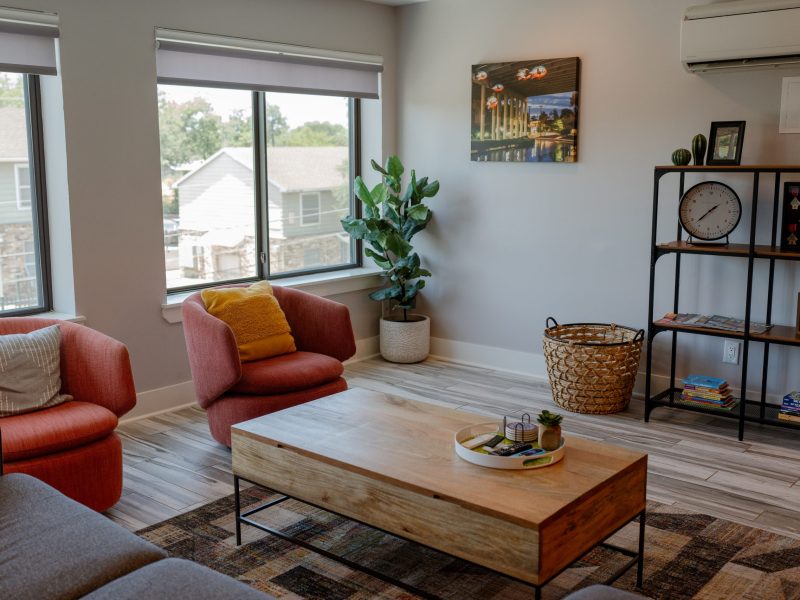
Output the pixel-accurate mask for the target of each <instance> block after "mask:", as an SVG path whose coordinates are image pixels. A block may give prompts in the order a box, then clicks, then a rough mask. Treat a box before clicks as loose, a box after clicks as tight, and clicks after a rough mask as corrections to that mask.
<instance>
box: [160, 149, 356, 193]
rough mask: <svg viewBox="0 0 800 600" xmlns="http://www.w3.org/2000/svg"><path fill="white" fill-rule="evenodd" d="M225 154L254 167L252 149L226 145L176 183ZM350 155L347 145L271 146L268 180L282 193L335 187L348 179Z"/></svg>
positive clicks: (246, 165)
mask: <svg viewBox="0 0 800 600" xmlns="http://www.w3.org/2000/svg"><path fill="white" fill-rule="evenodd" d="M222 154H227V155H228V156H230V157H231V158H233V159H234V160H235V161H237V162H239V163H241V164H242V165H244V166H245V167H247V168H248V169H252V168H253V149H252V148H222V149H221V150H220V151H218V152H216V153H215V154H213V155H212V156H210V157H209V158H208V159H207V160H206V161H204V162H203V163H202V164H201V165H200V166H198V167H197V168H196V169H194V170H193V171H191V172H189V173H187V174H186V175H184V176H183V177H181V178H180V179H179V180H178V181H176V182H175V186H176V187H178V186H180V185H182V184H184V183H185V182H186V180H187V179H189V178H190V177H192V176H193V175H195V174H196V173H197V172H198V171H200V170H201V169H203V168H205V167H206V166H207V165H208V164H210V163H211V162H213V161H215V160H216V159H217V158H218V157H219V156H220V155H222ZM349 155H350V153H349V148H348V147H347V146H311V147H309V146H270V147H269V148H268V149H267V179H268V180H269V181H270V183H272V184H273V185H274V186H275V187H277V188H278V189H279V190H281V191H282V192H296V191H300V190H302V191H306V190H329V189H333V188H335V187H338V186H340V185H341V184H342V183H344V182H345V181H347V177H348V174H347V169H346V168H344V165H345V164H346V162H347V160H348V159H349Z"/></svg>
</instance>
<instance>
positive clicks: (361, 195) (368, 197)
mask: <svg viewBox="0 0 800 600" xmlns="http://www.w3.org/2000/svg"><path fill="white" fill-rule="evenodd" d="M354 186H355V191H356V196H357V197H358V199H359V200H361V201H362V202H363V203H364V204H366V205H367V206H375V200H373V198H372V193H371V192H370V191H369V188H368V187H367V184H366V183H364V180H363V179H361V176H358V177H356V179H355V182H354Z"/></svg>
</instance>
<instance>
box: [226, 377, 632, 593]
mask: <svg viewBox="0 0 800 600" xmlns="http://www.w3.org/2000/svg"><path fill="white" fill-rule="evenodd" d="M490 420H491V419H490V418H487V417H485V416H480V415H475V414H472V413H467V412H463V411H457V410H453V409H448V408H443V407H441V406H436V405H433V404H427V403H424V402H415V401H411V400H406V399H403V398H399V397H397V396H391V395H387V394H382V393H379V392H373V391H368V390H362V389H351V390H348V391H346V392H342V393H340V394H335V395H333V396H328V397H326V398H322V399H320V400H315V401H313V402H309V403H306V404H302V405H299V406H294V407H292V408H289V409H286V410H282V411H279V412H276V413H272V414H269V415H266V416H263V417H259V418H257V419H253V420H252V421H247V422H245V423H239V424H238V425H234V427H233V429H232V433H233V435H232V451H233V473H234V483H235V489H236V515H237V519H236V543H237V544H240V543H241V524H242V523H246V524H249V525H252V526H254V527H257V528H259V529H262V530H264V531H267V532H269V533H271V534H273V535H277V536H279V537H281V538H284V539H288V540H290V541H293V542H295V543H298V544H300V545H301V546H304V547H306V548H309V549H311V550H313V551H315V552H318V553H320V554H323V555H325V556H327V557H329V558H332V559H335V560H338V561H339V562H342V563H344V564H346V565H348V566H350V567H351V568H354V569H358V570H360V571H362V572H366V573H369V574H370V575H373V576H375V577H378V578H380V579H382V580H384V581H388V582H390V583H392V584H395V585H399V586H401V587H403V588H405V589H408V590H410V591H412V592H413V593H415V594H418V595H421V596H423V597H432V596H431V595H430V594H428V593H425V592H423V591H421V590H419V589H415V588H413V587H412V586H409V585H408V584H405V583H403V582H401V581H397V580H394V579H392V578H388V577H387V576H384V575H382V574H381V573H378V572H375V571H373V570H372V569H369V568H367V567H363V566H360V565H358V564H355V563H352V562H351V561H349V560H347V559H344V558H342V557H338V556H336V555H333V554H331V553H330V552H327V551H325V550H322V549H320V548H317V547H315V546H313V545H310V544H308V543H307V542H305V541H303V540H297V539H294V538H291V537H289V536H287V535H285V534H283V533H282V532H280V531H277V530H275V529H273V528H271V527H267V526H265V525H264V524H262V523H258V522H256V521H254V520H252V519H250V518H248V517H249V516H250V515H252V514H253V513H255V512H258V511H260V510H263V509H264V508H268V507H270V506H274V505H275V504H277V503H279V502H282V501H284V500H286V499H287V498H290V497H291V498H296V499H299V500H302V501H303V502H306V503H308V504H310V505H313V506H316V507H319V508H322V509H325V510H328V511H331V512H334V513H337V514H339V515H343V516H345V517H348V518H350V519H353V520H356V521H359V522H362V523H365V524H367V525H370V526H372V527H375V528H378V529H381V530H384V531H386V532H389V533H391V534H394V535H396V536H399V537H402V538H405V539H408V540H411V541H414V542H418V543H420V544H424V545H426V546H429V547H432V548H436V549H437V550H441V551H442V552H445V553H447V554H451V555H453V556H458V557H460V558H463V559H465V560H468V561H470V562H473V563H477V564H479V565H483V566H485V567H488V568H489V569H492V570H494V571H497V572H500V573H502V574H504V575H507V576H510V577H512V578H514V579H517V580H520V581H522V582H525V583H527V584H530V585H532V586H534V588H535V590H536V594H535V595H536V598H539V597H540V594H541V586H543V585H545V584H546V583H547V582H548V581H550V580H551V579H553V578H554V577H556V576H557V575H558V574H559V573H561V572H562V571H563V570H564V569H566V568H567V567H568V566H569V565H571V564H572V563H573V562H575V561H576V560H578V559H579V558H580V557H581V556H583V555H584V554H586V553H587V552H588V551H590V550H591V549H592V548H594V547H595V546H597V545H600V544H601V543H603V541H604V540H605V539H606V538H608V537H610V536H611V535H612V534H614V533H615V532H617V531H618V530H619V529H621V528H622V527H623V526H625V525H626V524H628V523H629V522H630V521H631V520H633V519H635V518H636V517H639V549H638V552H635V551H630V550H624V549H620V548H615V549H616V550H618V551H621V552H623V554H625V555H626V556H628V557H629V560H628V561H626V563H625V565H624V566H623V568H621V569H619V571H618V572H617V573H615V576H614V577H612V578H611V580H614V579H616V578H618V577H619V576H621V575H622V574H623V573H624V572H625V571H626V570H627V569H628V568H630V567H631V566H632V565H633V564H637V565H638V568H637V584H638V585H639V586H641V579H642V568H643V560H644V553H643V549H644V524H645V489H646V482H647V455H646V454H642V453H640V452H633V451H631V450H627V449H625V448H619V447H616V446H611V445H608V444H600V443H597V442H592V441H589V440H584V439H581V438H578V437H575V436H569V433H567V447H566V455H565V457H564V459H563V460H562V461H561V462H559V463H557V464H555V465H553V466H551V467H546V468H542V469H534V470H526V471H505V470H496V469H488V468H484V467H480V466H477V465H474V464H471V463H469V462H466V461H464V460H462V459H461V458H459V457H458V456H456V453H455V450H454V447H453V443H454V442H453V438H454V434H455V432H456V431H458V430H459V429H462V428H463V427H466V426H468V425H475V424H479V423H485V422H487V421H490ZM566 429H567V432H568V431H569V418H567V427H566ZM240 480H245V481H248V482H250V483H255V484H257V485H260V486H264V487H267V488H269V489H272V490H275V491H277V492H280V493H281V494H284V495H285V496H284V497H282V498H279V499H278V500H274V501H272V502H268V503H266V504H264V505H262V506H259V507H256V508H254V509H251V510H249V511H247V512H245V513H242V512H241V506H240V501H239V483H240Z"/></svg>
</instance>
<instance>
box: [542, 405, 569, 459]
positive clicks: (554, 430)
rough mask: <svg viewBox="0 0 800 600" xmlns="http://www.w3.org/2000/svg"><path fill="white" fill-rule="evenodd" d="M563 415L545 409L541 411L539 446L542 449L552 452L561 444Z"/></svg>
mask: <svg viewBox="0 0 800 600" xmlns="http://www.w3.org/2000/svg"><path fill="white" fill-rule="evenodd" d="M563 419H564V417H563V416H562V415H557V414H556V413H551V412H550V411H549V410H543V411H542V412H541V413H539V418H538V419H536V420H537V421H538V422H539V447H540V448H541V449H542V450H547V451H548V452H552V451H553V450H557V449H558V447H559V446H560V445H561V421H562V420H563Z"/></svg>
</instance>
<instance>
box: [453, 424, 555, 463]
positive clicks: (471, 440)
mask: <svg viewBox="0 0 800 600" xmlns="http://www.w3.org/2000/svg"><path fill="white" fill-rule="evenodd" d="M506 422H507V421H506ZM502 429H503V423H498V422H497V421H492V422H489V423H481V424H479V425H470V426H469V427H465V428H464V429H461V430H460V431H457V432H456V434H455V439H454V446H455V450H456V454H457V455H458V456H459V457H461V458H463V459H464V460H466V461H468V462H471V463H473V464H476V465H479V466H481V467H489V468H491V469H541V468H542V467H549V466H550V465H554V464H556V463H557V462H559V461H560V460H561V459H562V458H564V448H565V447H566V443H567V442H566V439H565V438H564V437H561V438H560V439H559V443H558V444H557V446H556V448H555V449H554V450H552V451H548V450H545V449H544V448H542V447H540V446H539V444H538V442H537V441H536V440H534V441H531V442H515V441H513V440H510V439H508V438H506V437H504V436H503V434H502V433H501V432H502ZM497 438H500V439H499V441H497V442H495V443H492V442H494V441H495V440H496V439H497ZM484 441H488V445H487V444H483V445H481V442H484Z"/></svg>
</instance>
